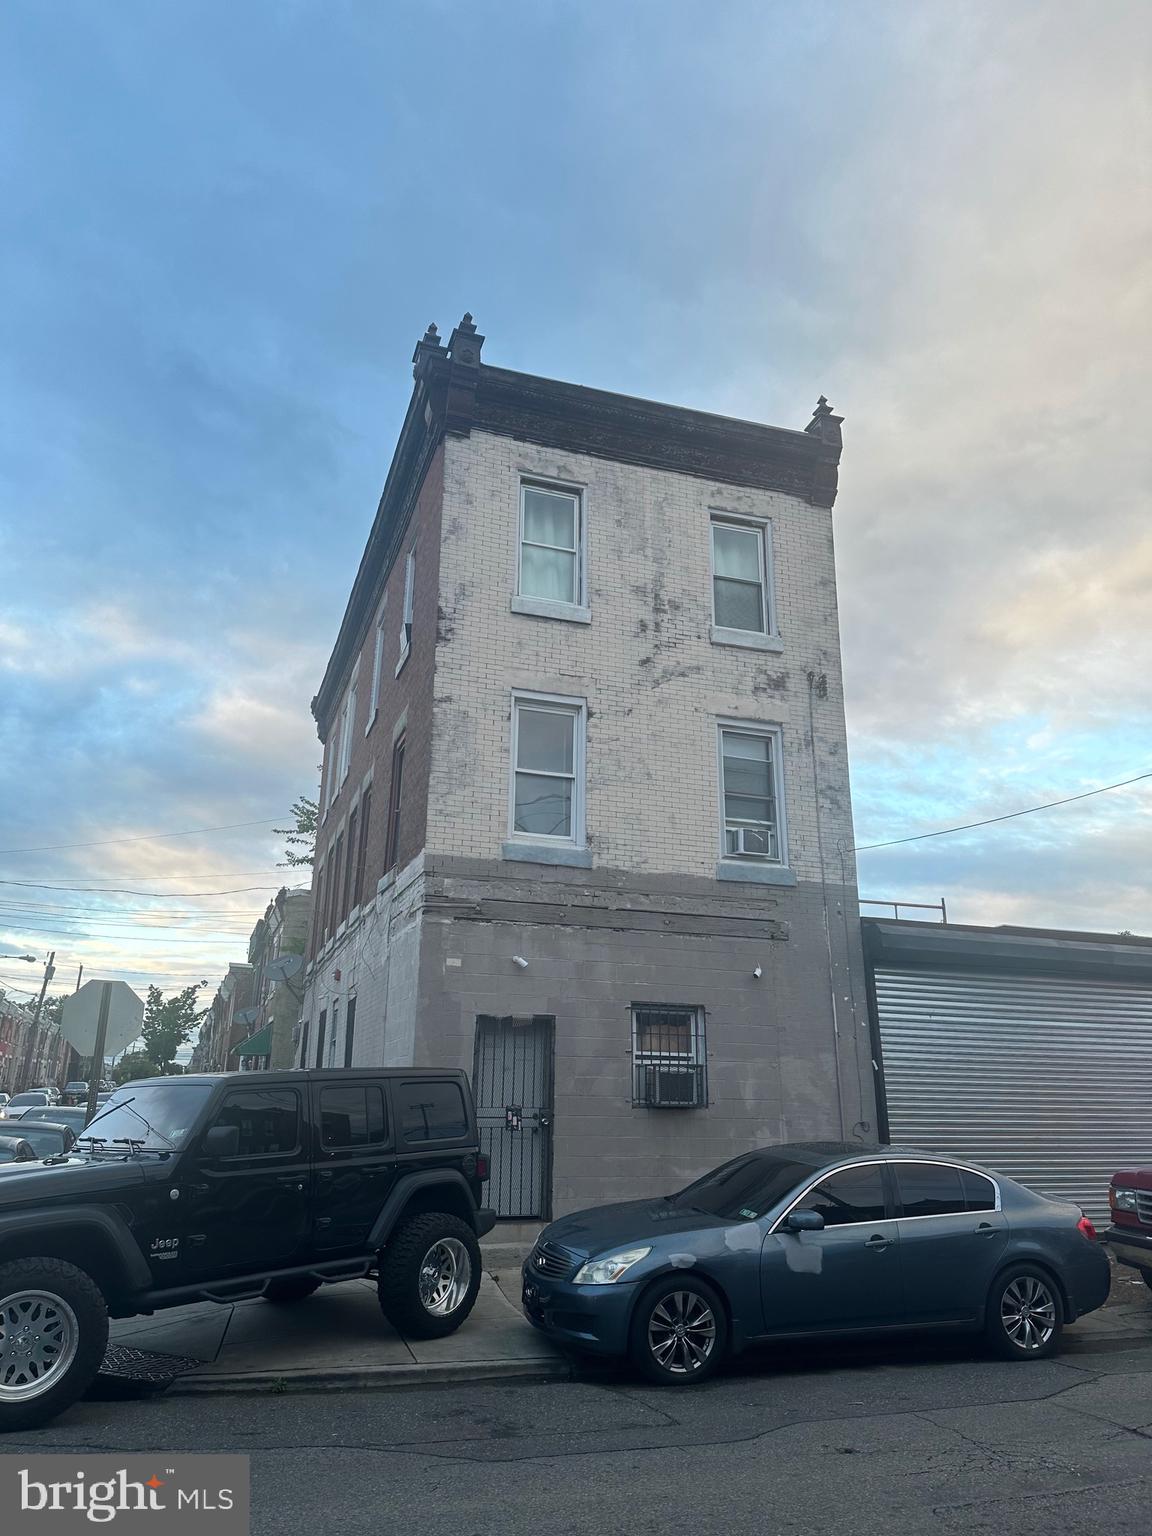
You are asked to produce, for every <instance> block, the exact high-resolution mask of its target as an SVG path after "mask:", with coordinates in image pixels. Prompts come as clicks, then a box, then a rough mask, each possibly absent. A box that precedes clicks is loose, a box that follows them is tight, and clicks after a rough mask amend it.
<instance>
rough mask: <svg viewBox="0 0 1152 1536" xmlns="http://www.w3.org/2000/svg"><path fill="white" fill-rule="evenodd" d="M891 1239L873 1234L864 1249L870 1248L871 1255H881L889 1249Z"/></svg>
mask: <svg viewBox="0 0 1152 1536" xmlns="http://www.w3.org/2000/svg"><path fill="white" fill-rule="evenodd" d="M891 1241H892V1239H891V1238H889V1237H885V1236H884V1235H883V1233H881V1232H874V1233H873V1234H872V1236H871V1237H870V1238H869V1239H868V1241H867V1242H866V1243H865V1244H864V1246H865V1248H871V1250H872V1252H873V1253H883V1252H884V1250H885V1248H887V1247H889V1246H890V1244H891Z"/></svg>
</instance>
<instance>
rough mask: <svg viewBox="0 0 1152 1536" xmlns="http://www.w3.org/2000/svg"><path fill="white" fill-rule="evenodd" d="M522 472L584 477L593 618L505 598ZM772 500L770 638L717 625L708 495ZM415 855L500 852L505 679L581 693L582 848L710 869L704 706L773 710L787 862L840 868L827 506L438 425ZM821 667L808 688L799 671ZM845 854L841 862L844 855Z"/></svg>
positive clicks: (755, 507) (840, 784) (758, 508)
mask: <svg viewBox="0 0 1152 1536" xmlns="http://www.w3.org/2000/svg"><path fill="white" fill-rule="evenodd" d="M522 476H529V477H539V478H543V479H548V480H556V481H561V482H563V483H566V484H572V485H578V486H581V487H583V490H584V497H585V516H586V520H587V561H588V579H587V585H588V601H589V606H590V608H591V612H592V622H591V624H588V625H581V624H574V623H568V622H563V621H559V620H554V619H542V618H534V617H528V616H525V615H522V614H517V613H513V612H512V611H511V609H510V600H511V598H512V596H513V594H514V593H515V590H516V569H517V536H518V526H519V510H518V509H519V487H520V480H521V477H522ZM712 512H718V513H724V512H728V513H734V514H743V515H754V516H764V517H767V518H769V519H770V520H771V525H772V543H773V550H774V598H775V609H776V615H777V623H778V628H779V631H780V635H781V637H782V641H783V650H782V651H781V652H780V653H779V654H775V653H772V652H764V651H759V650H746V649H740V648H735V647H731V646H722V645H717V644H714V643H713V642H712V641H711V639H710V637H709V628H710V625H711V621H712V604H711V576H710V532H709V521H710V513H712ZM440 608H441V635H442V639H441V642H440V644H439V645H438V647H437V658H436V689H435V692H436V705H435V717H434V730H433V749H432V776H431V786H430V795H429V806H428V832H427V843H426V847H427V851H428V853H429V855H430V856H431V855H435V854H454V855H462V856H467V857H473V858H484V859H493V858H499V857H500V849H501V844H502V843H503V842H504V840H505V839H506V838H507V836H508V831H509V827H508V784H509V772H510V733H511V724H510V697H511V690H512V689H513V688H522V689H529V690H536V691H539V692H546V693H558V694H566V695H572V696H576V697H581V698H585V699H586V700H587V705H588V711H589V719H588V751H587V833H588V843H589V847H590V848H591V849H592V851H593V858H594V861H595V863H596V865H597V866H598V867H602V868H614V869H629V870H634V871H651V872H654V873H655V872H661V873H684V874H691V875H704V876H708V877H712V876H714V873H715V868H716V863H717V859H718V857H719V853H720V834H719V825H720V822H719V815H720V812H719V784H718V778H719V771H718V762H717V743H716V721H717V718H718V717H726V718H732V719H738V720H744V721H748V722H758V723H763V724H768V725H779V726H781V727H782V730H783V740H784V793H785V801H786V806H787V821H788V845H789V846H788V863H789V865H790V867H791V869H792V870H793V871H794V872H795V873H796V875H797V877H798V878H799V879H800V880H801V881H805V880H812V881H817V880H819V879H820V878H821V868H820V857H819V849H818V837H817V824H816V804H817V797H816V793H815V789H814V777H813V761H812V752H811V747H810V733H809V709H810V708H811V710H812V713H813V718H814V720H815V726H816V730H815V736H816V753H815V757H816V772H817V776H818V780H819V791H820V796H819V799H820V805H821V817H822V820H821V826H820V832H821V834H822V837H823V845H824V855H825V861H826V865H827V871H826V873H827V877H828V878H829V879H831V880H836V881H838V882H839V881H841V880H843V881H844V882H845V883H847V884H848V885H850V886H851V885H854V883H855V868H854V862H853V859H852V854H851V847H852V823H851V808H850V799H849V787H848V761H847V746H846V738H845V726H844V707H843V693H842V685H841V667H840V644H839V630H838V620H837V610H836V579H835V568H834V560H833V541H832V514H831V512H830V510H828V509H827V508H823V507H816V506H811V505H809V504H808V503H807V502H805V501H802V500H800V499H798V498H796V497H792V496H787V495H783V494H779V493H775V492H770V491H760V490H753V489H748V488H746V487H738V486H731V485H724V484H718V483H714V482H710V481H707V480H704V479H700V478H697V477H694V476H689V475H682V474H676V473H671V472H668V471H665V470H654V469H649V468H645V467H641V466H635V465H628V464H619V463H613V462H609V461H607V460H604V459H599V458H593V457H590V456H587V455H580V454H572V453H567V452H560V451H555V450H552V449H549V448H545V447H540V446H537V445H535V444H530V443H525V442H519V441H516V440H513V439H510V438H506V437H498V436H494V435H491V434H488V433H483V432H479V431H473V432H472V434H471V436H469V437H467V438H451V437H450V438H448V439H447V440H446V452H445V493H444V517H443V546H442V556H441V565H440ZM809 673H814V674H817V675H823V676H824V677H825V678H826V679H827V696H826V697H825V698H821V697H818V696H815V697H813V698H812V700H811V703H810V697H809V695H810V688H809V681H808V674H809ZM842 860H843V863H842Z"/></svg>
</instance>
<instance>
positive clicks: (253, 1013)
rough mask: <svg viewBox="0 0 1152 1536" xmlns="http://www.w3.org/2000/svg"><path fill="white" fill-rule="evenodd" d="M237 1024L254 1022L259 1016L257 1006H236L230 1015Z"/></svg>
mask: <svg viewBox="0 0 1152 1536" xmlns="http://www.w3.org/2000/svg"><path fill="white" fill-rule="evenodd" d="M232 1017H233V1019H234V1020H235V1021H236V1023H237V1024H255V1022H256V1020H257V1019H258V1018H259V1017H260V1010H259V1008H238V1009H237V1010H236V1012H235V1013H234V1014H233V1015H232Z"/></svg>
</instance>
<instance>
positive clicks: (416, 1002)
mask: <svg viewBox="0 0 1152 1536" xmlns="http://www.w3.org/2000/svg"><path fill="white" fill-rule="evenodd" d="M483 341H484V338H483V337H482V336H479V335H478V334H477V333H476V330H475V327H474V326H473V325H472V323H471V321H470V318H469V317H466V318H465V320H464V321H463V322H461V325H460V326H458V327H457V328H456V329H455V331H454V332H453V333H452V336H451V338H450V340H449V343H448V346H447V347H446V348H445V347H444V346H443V345H442V343H441V342H440V340H439V338H438V337H437V336H436V334H435V331H434V328H430V329H429V332H428V334H427V335H426V336H425V338H424V339H423V340H422V341H421V342H420V343H419V345H418V346H417V348H416V354H415V357H414V374H415V388H414V390H413V395H412V400H411V403H410V406H409V409H408V413H407V416H406V418H405V422H404V426H403V428H402V430H401V434H400V438H399V441H398V444H397V448H396V452H395V456H394V458H393V463H392V467H391V470H390V472H389V475H388V480H387V483H386V486H385V490H384V494H383V496H382V498H381V502H380V507H379V510H378V512H377V516H376V520H375V522H374V524H373V527H372V530H371V533H370V535H369V538H368V543H367V547H366V549H365V553H364V557H363V559H362V561H361V565H360V570H359V572H358V574H357V577H356V581H355V584H354V586H353V589H352V593H351V596H350V599H349V602H348V607H347V611H346V613H345V616H344V620H343V623H342V626H341V629H340V633H339V636H338V639H337V642H336V646H335V648H334V650H333V653H332V656H331V659H330V661H329V665H328V669H327V672H326V674H325V677H324V680H323V682H322V684H321V688H320V691H319V693H318V695H317V697H316V699H315V700H314V701H313V711H314V713H315V716H316V720H317V725H318V729H319V734H320V737H321V740H322V741H323V742H324V744H325V752H324V768H323V779H322V785H321V824H320V828H319V834H318V838H317V858H316V874H315V881H314V909H313V920H312V929H311V935H310V940H309V949H308V960H309V964H308V968H307V971H306V992H305V999H304V1005H303V1009H302V1014H301V1024H300V1027H299V1030H298V1032H297V1039H296V1056H295V1059H296V1060H297V1062H298V1063H299V1064H301V1065H305V1064H307V1065H317V1064H321V1063H322V1064H324V1065H334V1066H341V1065H344V1064H349V1065H355V1064H372V1065H376V1064H384V1065H409V1064H417V1065H438V1066H461V1067H464V1068H466V1069H467V1070H469V1071H472V1072H473V1073H474V1075H475V1080H476V1087H477V1096H478V1099H479V1100H480V1102H481V1109H482V1119H483V1121H484V1123H485V1125H486V1132H485V1134H486V1137H487V1145H488V1147H489V1150H490V1151H491V1153H492V1156H493V1161H494V1164H495V1170H494V1177H493V1199H494V1203H495V1204H496V1206H497V1209H499V1210H500V1212H501V1214H502V1215H505V1216H525V1217H531V1216H536V1215H548V1214H551V1213H560V1212H563V1211H566V1210H571V1209H574V1208H576V1207H579V1206H581V1205H586V1204H590V1203H593V1202H596V1201H598V1200H603V1199H610V1198H625V1197H629V1196H633V1195H636V1196H640V1195H646V1194H649V1193H655V1192H663V1191H665V1190H668V1189H671V1188H674V1187H676V1186H677V1185H678V1184H681V1183H683V1182H686V1181H687V1180H688V1179H690V1178H691V1177H693V1176H694V1175H696V1174H698V1173H699V1172H701V1171H702V1170H703V1169H705V1168H706V1167H708V1166H711V1165H712V1164H714V1163H717V1162H719V1161H721V1160H722V1159H723V1158H725V1157H728V1156H732V1155H734V1154H736V1153H738V1152H740V1151H742V1150H744V1149H746V1148H748V1147H750V1146H754V1145H757V1144H761V1145H762V1144H764V1143H768V1142H773V1141H779V1140H785V1139H797V1138H800V1137H813V1136H840V1135H842V1134H843V1135H846V1136H849V1137H851V1136H858V1137H861V1138H866V1137H869V1136H871V1135H873V1134H874V1131H875V1107H874V1100H873V1090H872V1083H871V1063H870V1053H869V1048H868V1036H867V1016H866V1002H865V993H864V985H863V972H862V963H861V956H860V940H859V928H858V922H857V916H858V908H857V895H856V883H855V881H856V876H855V866H854V862H853V857H852V841H853V839H852V823H851V806H850V799H849V786H848V763H847V751H846V739H845V725H844V708H843V697H842V690H841V666H840V649H839V629H838V619H837V608H836V578H835V566H834V558H833V541H832V512H831V508H832V503H833V501H834V499H835V493H836V482H837V465H838V462H839V457H840V446H841V440H840V418H838V417H836V416H835V415H833V413H832V412H831V410H830V408H829V407H828V406H827V404H826V403H825V402H824V401H823V400H822V401H821V402H820V404H819V406H818V407H817V411H816V414H815V415H814V417H813V420H812V422H811V423H810V425H809V427H808V428H807V429H806V430H805V431H789V430H783V429H778V428H772V427H765V426H759V425H756V424H753V423H748V422H741V421H735V420H731V419H728V418H725V417H717V416H709V415H705V414H703V413H701V412H697V411H691V410H685V409H682V408H679V407H673V406H666V405H659V404H655V403H652V402H648V401H642V400H636V399H632V398H629V397H626V396H619V395H611V394H607V393H604V392H602V391H599V390H591V389H584V388H580V387H577V386H574V385H569V384H562V383H558V382H556V381H553V380H548V379H541V378H536V377H533V376H530V375H526V374H519V373H513V372H510V371H508V370H505V369H500V368H495V367H491V366H489V365H488V364H485V363H483V362H482V361H481V350H482V346H483ZM541 530H543V531H541ZM541 573H543V574H541ZM541 583H543V587H544V588H545V589H546V590H545V595H543V596H542V595H541ZM558 593H559V595H557V594H558ZM406 594H407V601H406ZM757 594H758V595H757ZM733 615H736V617H737V620H738V624H737V626H736V627H733V623H732V619H733ZM541 754H542V755H541ZM549 775H551V777H549ZM397 781H400V783H401V786H402V787H401V793H400V795H399V806H397V804H396V796H397V788H396V786H397Z"/></svg>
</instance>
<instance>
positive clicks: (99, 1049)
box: [84, 981, 112, 1125]
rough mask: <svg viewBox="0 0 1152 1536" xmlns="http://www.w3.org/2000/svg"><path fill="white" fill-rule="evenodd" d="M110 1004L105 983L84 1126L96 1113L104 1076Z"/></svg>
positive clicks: (101, 989) (101, 990)
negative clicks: (97, 1098) (97, 1096)
mask: <svg viewBox="0 0 1152 1536" xmlns="http://www.w3.org/2000/svg"><path fill="white" fill-rule="evenodd" d="M111 1002H112V983H111V982H110V981H105V982H103V983H101V987H100V1012H99V1014H98V1015H97V1017H96V1050H95V1054H94V1055H93V1058H92V1071H91V1072H90V1073H89V1074H88V1108H87V1112H86V1118H85V1121H84V1124H85V1125H87V1124H88V1121H89V1120H91V1118H92V1116H93V1115H94V1114H95V1113H96V1095H97V1094H98V1093H99V1092H100V1079H101V1078H102V1077H103V1076H104V1047H105V1046H106V1045H107V1043H108V1010H109V1007H110V1005H111Z"/></svg>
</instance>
